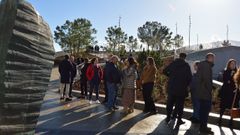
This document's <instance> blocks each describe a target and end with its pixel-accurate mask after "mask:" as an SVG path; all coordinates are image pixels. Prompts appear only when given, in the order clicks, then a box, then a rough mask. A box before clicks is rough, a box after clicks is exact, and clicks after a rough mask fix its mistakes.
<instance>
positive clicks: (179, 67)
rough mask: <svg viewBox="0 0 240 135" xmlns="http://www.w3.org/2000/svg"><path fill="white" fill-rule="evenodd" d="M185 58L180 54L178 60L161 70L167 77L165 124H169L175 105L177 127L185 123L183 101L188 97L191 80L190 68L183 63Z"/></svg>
mask: <svg viewBox="0 0 240 135" xmlns="http://www.w3.org/2000/svg"><path fill="white" fill-rule="evenodd" d="M186 57H187V55H186V54H185V53H181V54H180V58H178V59H176V60H174V61H173V62H172V63H171V64H170V65H169V66H167V67H166V68H165V69H164V70H163V73H164V74H165V75H166V76H168V77H169V81H168V88H167V91H168V92H167V93H168V99H167V118H166V122H167V123H169V121H170V119H171V115H172V113H173V106H174V105H175V108H176V112H177V115H178V121H177V125H178V126H179V125H181V124H184V123H185V122H183V121H182V115H183V108H184V100H185V98H186V96H187V95H188V90H187V89H188V86H189V84H190V82H191V78H192V73H191V69H190V66H189V64H188V63H187V62H185V58H186Z"/></svg>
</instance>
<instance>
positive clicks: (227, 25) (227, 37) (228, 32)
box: [226, 25, 229, 41]
mask: <svg viewBox="0 0 240 135" xmlns="http://www.w3.org/2000/svg"><path fill="white" fill-rule="evenodd" d="M228 33H229V28H228V25H227V33H226V34H227V41H228Z"/></svg>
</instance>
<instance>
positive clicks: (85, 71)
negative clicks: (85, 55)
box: [80, 63, 90, 81]
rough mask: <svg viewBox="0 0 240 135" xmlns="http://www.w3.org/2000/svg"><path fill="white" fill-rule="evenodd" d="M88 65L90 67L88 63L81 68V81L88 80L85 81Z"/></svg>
mask: <svg viewBox="0 0 240 135" xmlns="http://www.w3.org/2000/svg"><path fill="white" fill-rule="evenodd" d="M89 65H90V64H89V63H85V64H84V66H83V67H82V69H81V77H80V79H81V81H87V80H88V79H87V69H88V66H89Z"/></svg>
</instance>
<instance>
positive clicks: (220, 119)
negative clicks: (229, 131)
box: [218, 117, 222, 127]
mask: <svg viewBox="0 0 240 135" xmlns="http://www.w3.org/2000/svg"><path fill="white" fill-rule="evenodd" d="M218 126H219V127H221V126H222V117H220V118H219V120H218Z"/></svg>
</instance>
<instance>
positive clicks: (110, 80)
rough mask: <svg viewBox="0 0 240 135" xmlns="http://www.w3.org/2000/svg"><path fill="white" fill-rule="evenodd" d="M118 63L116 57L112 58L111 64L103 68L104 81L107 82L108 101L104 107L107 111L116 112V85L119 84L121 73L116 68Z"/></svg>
mask: <svg viewBox="0 0 240 135" xmlns="http://www.w3.org/2000/svg"><path fill="white" fill-rule="evenodd" d="M117 62H118V57H117V56H115V55H114V56H112V58H111V62H110V63H109V64H107V65H106V67H105V81H106V82H107V88H108V101H107V104H106V106H107V107H108V109H109V110H116V109H118V108H116V107H115V104H116V95H117V90H118V86H117V85H118V84H120V83H121V73H120V70H118V68H117V67H116V64H117Z"/></svg>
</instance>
